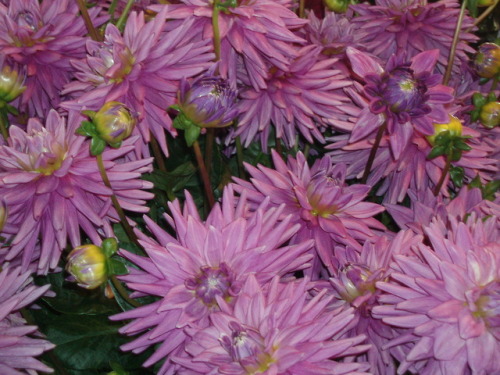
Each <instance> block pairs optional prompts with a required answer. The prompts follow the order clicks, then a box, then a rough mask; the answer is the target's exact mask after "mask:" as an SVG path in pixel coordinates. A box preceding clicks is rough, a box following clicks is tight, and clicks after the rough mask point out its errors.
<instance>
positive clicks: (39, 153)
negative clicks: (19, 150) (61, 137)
mask: <svg viewBox="0 0 500 375" xmlns="http://www.w3.org/2000/svg"><path fill="white" fill-rule="evenodd" d="M28 139H30V141H31V142H29V143H28V145H27V150H26V151H27V152H28V154H29V160H30V165H28V166H25V168H26V170H30V171H35V172H39V173H41V174H43V175H45V176H49V175H51V174H53V173H54V172H55V171H57V170H58V169H59V168H61V165H62V163H63V161H64V159H65V158H66V147H65V146H64V145H61V144H59V143H58V142H57V141H56V140H55V139H53V137H52V135H51V134H50V133H49V132H48V131H47V130H46V129H42V130H40V131H37V132H34V133H32V134H31V135H30V136H29V137H28Z"/></svg>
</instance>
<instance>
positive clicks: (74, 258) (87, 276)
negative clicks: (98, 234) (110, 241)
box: [66, 245, 108, 289]
mask: <svg viewBox="0 0 500 375" xmlns="http://www.w3.org/2000/svg"><path fill="white" fill-rule="evenodd" d="M66 271H68V272H69V273H70V274H71V276H72V277H71V278H70V279H71V280H73V281H76V282H77V283H78V285H79V286H81V287H83V288H85V289H95V288H97V287H98V286H100V285H102V284H103V283H105V282H106V280H107V279H108V270H107V258H106V255H105V254H104V252H103V251H102V249H101V248H100V247H99V246H96V245H82V246H78V247H75V248H74V249H73V250H72V251H71V252H70V253H69V255H68V263H67V265H66Z"/></svg>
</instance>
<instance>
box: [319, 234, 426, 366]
mask: <svg viewBox="0 0 500 375" xmlns="http://www.w3.org/2000/svg"><path fill="white" fill-rule="evenodd" d="M421 241H422V238H421V236H416V235H415V234H413V233H412V232H411V231H401V232H399V233H398V234H397V235H396V236H395V237H394V238H393V239H388V238H387V237H385V236H381V237H379V238H378V239H377V241H375V242H374V243H371V242H368V241H367V242H365V244H364V246H363V248H362V249H361V251H358V250H354V249H352V248H350V247H347V248H345V247H340V246H338V247H336V248H335V251H334V254H335V259H336V262H337V266H336V268H335V271H334V274H333V276H332V277H331V278H330V279H329V283H330V285H328V281H326V280H325V281H321V282H319V284H318V286H319V287H321V286H325V285H326V286H327V288H328V289H329V290H331V292H330V293H331V294H333V296H334V297H335V299H334V300H333V301H332V302H331V306H332V307H335V308H342V309H344V310H345V309H350V308H353V309H354V316H355V319H354V321H353V323H352V324H351V325H350V326H349V327H350V329H349V330H347V331H346V332H345V333H344V335H343V336H342V337H355V336H357V335H360V334H364V335H366V336H367V343H368V344H371V347H370V349H369V350H368V351H367V353H366V354H365V355H362V356H360V357H358V358H357V360H358V361H368V362H369V363H370V366H371V369H370V373H372V374H379V375H389V374H394V373H395V366H394V360H393V359H392V357H391V355H390V353H389V351H388V350H384V345H385V344H386V343H387V342H388V340H389V339H391V338H393V337H395V336H396V335H397V332H396V331H395V330H394V329H393V328H392V327H390V326H388V325H386V324H385V323H383V322H382V321H381V320H380V319H375V318H374V317H373V316H372V310H373V308H374V307H375V306H378V305H379V301H378V298H379V296H380V294H381V291H380V290H379V289H377V288H376V286H375V285H376V283H377V282H378V281H384V280H387V278H388V277H389V276H390V274H391V271H392V270H391V268H390V267H389V266H390V264H391V262H392V259H393V256H395V255H397V254H404V255H406V254H409V253H410V249H411V246H413V245H416V244H417V243H419V242H421Z"/></svg>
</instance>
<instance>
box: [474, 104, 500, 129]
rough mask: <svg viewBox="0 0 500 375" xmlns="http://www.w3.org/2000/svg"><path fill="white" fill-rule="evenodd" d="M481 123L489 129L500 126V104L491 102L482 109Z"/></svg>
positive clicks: (480, 114)
mask: <svg viewBox="0 0 500 375" xmlns="http://www.w3.org/2000/svg"><path fill="white" fill-rule="evenodd" d="M479 121H481V123H482V124H483V125H484V126H486V127H487V128H490V129H491V128H494V127H496V126H498V125H500V102H489V103H486V104H485V105H483V106H482V107H481V112H480V113H479Z"/></svg>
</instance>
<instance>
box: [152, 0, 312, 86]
mask: <svg viewBox="0 0 500 375" xmlns="http://www.w3.org/2000/svg"><path fill="white" fill-rule="evenodd" d="M213 3H214V2H213V1H212V0H182V1H181V2H180V4H171V5H165V6H164V5H158V6H152V7H151V8H152V9H154V10H157V11H161V10H162V9H163V7H166V8H168V16H169V18H171V19H176V20H179V22H189V23H190V25H191V26H190V27H191V29H190V30H189V31H188V33H189V34H193V35H197V36H198V38H200V39H201V40H210V41H212V40H213V27H212V9H213V7H214V5H213ZM217 4H218V5H217V6H218V8H219V16H218V22H219V32H220V40H221V52H220V55H221V56H220V58H221V59H220V60H221V61H220V73H221V75H222V76H223V77H224V78H228V79H229V81H230V82H231V84H232V85H236V83H237V82H238V81H239V80H241V79H242V78H243V77H245V78H246V79H247V80H249V81H250V84H251V86H252V87H254V89H255V90H259V89H264V88H266V86H267V84H266V79H267V77H268V71H269V69H270V68H271V67H276V68H278V69H281V70H284V71H287V69H288V66H289V64H290V61H291V59H293V58H295V57H296V56H297V54H296V50H295V48H294V47H293V44H295V43H300V44H302V43H304V42H305V41H304V39H302V38H300V37H298V36H297V35H295V34H294V33H293V32H292V31H291V30H294V29H298V28H300V27H301V26H303V25H304V24H305V23H306V22H307V21H306V20H304V19H301V18H299V17H298V16H297V15H296V14H295V13H294V12H293V11H291V10H290V9H288V8H289V7H290V6H291V4H292V1H291V0H278V1H274V0H255V1H247V0H241V1H229V0H228V1H218V2H217Z"/></svg>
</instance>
